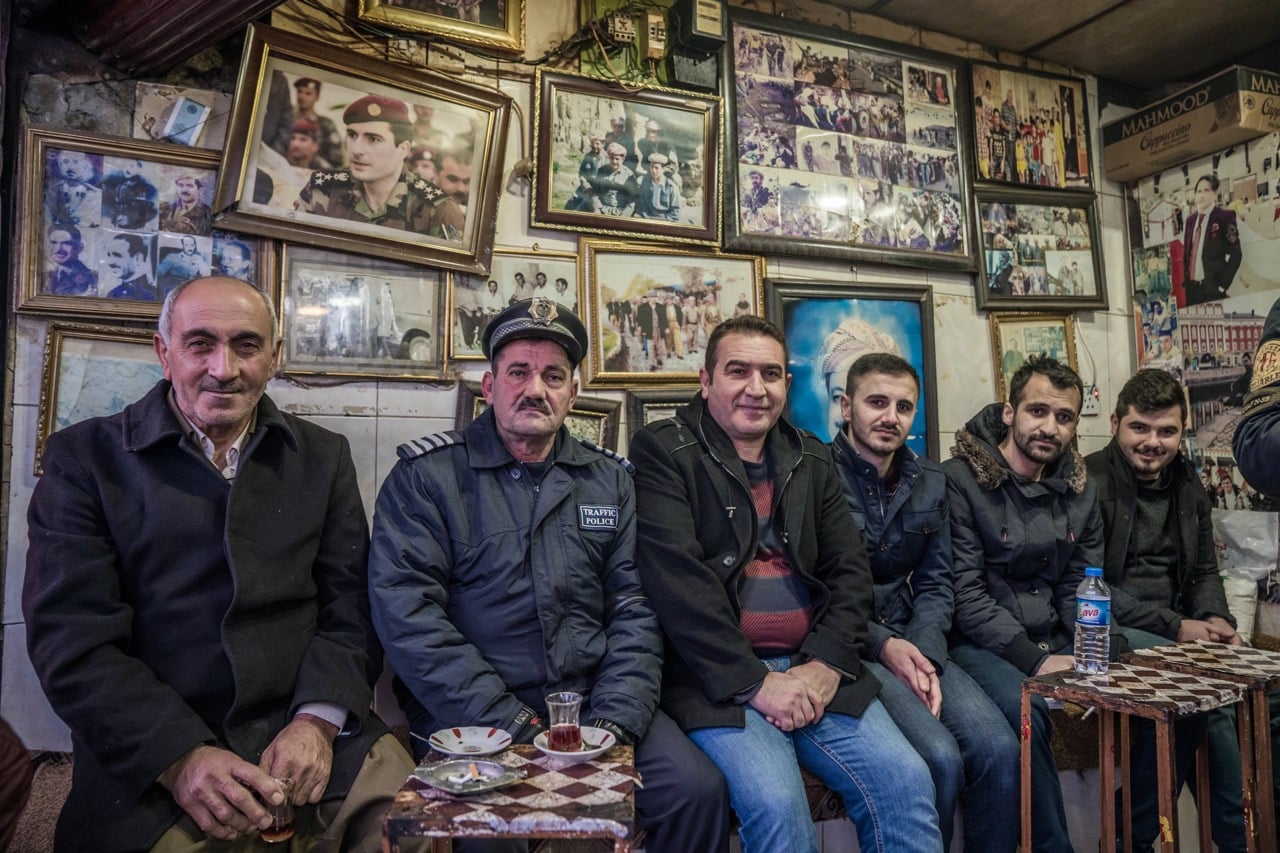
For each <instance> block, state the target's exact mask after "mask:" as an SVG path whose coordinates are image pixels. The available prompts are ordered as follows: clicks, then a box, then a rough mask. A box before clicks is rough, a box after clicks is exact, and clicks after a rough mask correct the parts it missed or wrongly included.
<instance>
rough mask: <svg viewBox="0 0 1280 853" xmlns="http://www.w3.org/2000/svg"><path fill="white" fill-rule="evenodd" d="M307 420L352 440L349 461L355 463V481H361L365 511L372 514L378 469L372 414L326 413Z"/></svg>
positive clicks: (376, 425)
mask: <svg viewBox="0 0 1280 853" xmlns="http://www.w3.org/2000/svg"><path fill="white" fill-rule="evenodd" d="M307 420H309V421H311V422H312V423H315V424H317V425H319V426H322V427H324V428H325V429H330V430H333V431H334V432H337V433H341V434H342V435H345V436H346V437H347V441H348V442H350V444H351V461H352V462H353V463H355V466H356V481H357V482H358V483H359V484H360V497H361V499H362V500H363V501H364V511H365V515H366V516H368V517H370V518H372V517H373V498H374V495H375V494H376V492H375V489H376V486H377V473H376V466H375V464H374V460H375V459H376V456H377V453H376V442H375V436H376V435H377V429H378V424H377V421H376V420H375V419H374V418H341V417H332V416H328V415H320V416H316V417H309V418H307Z"/></svg>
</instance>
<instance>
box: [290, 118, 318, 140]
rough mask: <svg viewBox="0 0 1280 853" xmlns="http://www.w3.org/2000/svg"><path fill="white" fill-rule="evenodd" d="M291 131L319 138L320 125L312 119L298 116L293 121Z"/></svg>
mask: <svg viewBox="0 0 1280 853" xmlns="http://www.w3.org/2000/svg"><path fill="white" fill-rule="evenodd" d="M290 132H291V133H301V134H302V135H303V136H310V137H311V138H312V139H319V138H320V127H319V125H317V124H316V123H315V122H314V121H309V120H308V119H305V118H300V119H298V120H297V121H295V122H294V123H293V130H292V131H290Z"/></svg>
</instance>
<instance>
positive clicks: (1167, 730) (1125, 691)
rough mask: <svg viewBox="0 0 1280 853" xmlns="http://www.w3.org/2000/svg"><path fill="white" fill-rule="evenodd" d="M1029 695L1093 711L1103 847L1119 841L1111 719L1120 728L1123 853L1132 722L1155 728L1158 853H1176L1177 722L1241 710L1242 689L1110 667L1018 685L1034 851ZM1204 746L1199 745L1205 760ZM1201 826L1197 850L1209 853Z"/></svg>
mask: <svg viewBox="0 0 1280 853" xmlns="http://www.w3.org/2000/svg"><path fill="white" fill-rule="evenodd" d="M1033 695H1040V696H1045V697H1048V698H1053V699H1058V700H1060V701H1063V702H1074V703H1075V704H1077V705H1080V706H1082V707H1084V708H1087V709H1093V710H1094V711H1096V712H1097V716H1098V774H1099V786H1100V788H1101V794H1100V800H1101V803H1100V805H1101V810H1102V835H1101V837H1102V839H1103V842H1104V845H1105V844H1106V841H1107V839H1110V838H1115V837H1116V810H1115V755H1114V753H1115V751H1116V742H1115V717H1116V715H1119V720H1120V744H1119V750H1120V762H1121V775H1122V777H1123V782H1122V785H1121V788H1122V794H1121V797H1122V800H1121V804H1122V807H1123V812H1124V826H1123V829H1124V839H1125V840H1124V846H1125V850H1126V853H1130V848H1131V844H1132V838H1133V826H1132V814H1131V808H1132V805H1131V803H1132V801H1131V794H1130V791H1129V719H1130V717H1140V718H1143V719H1148V720H1151V721H1152V722H1153V723H1154V724H1155V728H1156V771H1157V773H1156V780H1157V785H1158V798H1157V799H1158V805H1159V826H1160V837H1159V842H1160V850H1161V853H1175V851H1176V850H1177V849H1178V810H1177V794H1178V792H1177V790H1176V786H1175V783H1176V781H1177V780H1176V778H1175V773H1174V753H1173V726H1172V723H1173V722H1175V721H1176V718H1178V717H1185V716H1189V715H1191V714H1198V713H1201V712H1203V711H1211V710H1213V709H1214V708H1219V707H1222V706H1223V705H1230V704H1232V703H1236V702H1240V701H1241V699H1242V698H1243V695H1244V688H1242V687H1241V686H1240V685H1238V684H1233V683H1232V682H1230V681H1224V680H1219V679H1215V678H1207V677H1205V676H1204V675H1203V674H1199V675H1188V674H1184V673H1180V672H1173V671H1170V670H1158V669H1151V668H1148V667H1143V666H1138V665H1136V664H1133V663H1123V662H1122V663H1113V664H1111V668H1110V670H1109V671H1108V672H1107V674H1106V675H1080V674H1078V673H1076V672H1072V671H1067V672H1055V673H1052V674H1050V675H1040V676H1035V677H1032V678H1027V679H1025V680H1024V681H1023V682H1022V720H1021V738H1020V740H1021V742H1022V756H1021V759H1022V849H1023V850H1031V849H1032V846H1031V697H1032V696H1033ZM1204 749H1205V746H1204V744H1203V743H1202V744H1201V745H1200V750H1201V752H1202V753H1203V751H1204ZM1205 829H1206V827H1205V826H1203V825H1202V826H1201V840H1200V849H1201V850H1212V849H1213V848H1212V846H1211V841H1210V839H1209V838H1208V836H1207V835H1205V834H1204V831H1205Z"/></svg>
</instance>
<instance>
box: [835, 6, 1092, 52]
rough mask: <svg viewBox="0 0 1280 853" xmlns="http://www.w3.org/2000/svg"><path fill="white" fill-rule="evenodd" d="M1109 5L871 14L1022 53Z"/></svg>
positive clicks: (884, 9) (906, 9) (879, 9)
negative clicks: (926, 22)
mask: <svg viewBox="0 0 1280 853" xmlns="http://www.w3.org/2000/svg"><path fill="white" fill-rule="evenodd" d="M837 2H839V0H837ZM1114 5H1116V0H1071V2H1053V3H1046V2H1044V0H1014V2H1010V0H1004V2H1001V0H959V2H952V0H882V2H879V3H877V4H875V6H874V11H872V12H871V13H872V14H875V15H879V16H880V17H883V18H888V19H890V20H892V21H902V22H904V23H910V24H916V25H917V26H924V27H925V29H930V30H937V31H938V32H942V33H947V34H949V35H953V36H958V37H960V38H963V39H966V40H968V41H974V42H977V43H978V44H986V45H991V46H993V47H998V48H1001V49H1003V50H1012V51H1016V52H1018V53H1022V52H1023V51H1025V50H1026V48H1028V47H1032V46H1033V45H1037V44H1040V43H1041V42H1044V41H1047V40H1049V39H1051V38H1053V37H1054V36H1056V35H1057V34H1059V33H1061V32H1062V31H1064V30H1066V29H1070V28H1071V27H1074V26H1077V25H1079V24H1080V23H1082V22H1085V21H1088V20H1089V19H1091V18H1093V17H1095V16H1096V15H1098V14H1099V13H1101V12H1105V11H1106V10H1107V9H1109V8H1111V7H1112V6H1114ZM925 21H928V24H925V23H924V22H925Z"/></svg>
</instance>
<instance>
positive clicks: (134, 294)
mask: <svg viewBox="0 0 1280 853" xmlns="http://www.w3.org/2000/svg"><path fill="white" fill-rule="evenodd" d="M44 170H45V171H44V200H43V216H44V225H45V227H44V236H45V242H44V246H43V282H42V283H41V288H40V292H41V293H43V294H48V295H51V296H84V297H99V298H106V299H122V300H136V301H143V302H160V301H163V299H164V297H165V294H167V293H168V292H169V291H170V290H172V289H173V288H174V287H177V286H178V285H179V284H181V283H183V282H185V281H187V280H189V279H191V278H194V277H196V276H200V275H209V274H210V273H212V272H217V273H219V274H223V275H232V276H234V277H236V278H243V279H245V280H247V281H250V282H253V281H254V278H255V273H254V270H255V269H256V264H257V260H256V258H255V257H254V251H255V250H254V246H255V245H256V241H252V240H250V241H245V240H242V239H239V238H237V237H236V236H235V235H231V234H226V233H224V232H221V231H217V230H215V229H214V227H213V212H212V209H211V207H210V204H211V202H212V198H213V189H214V182H215V180H216V170H214V169H206V168H200V167H192V166H184V165H178V164H173V163H156V162H148V161H146V160H142V159H139V158H137V157H130V156H112V155H109V154H100V153H92V152H87V151H81V150H75V149H71V148H53V147H50V148H48V149H46V151H45V163H44ZM254 283H256V282H254Z"/></svg>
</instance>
